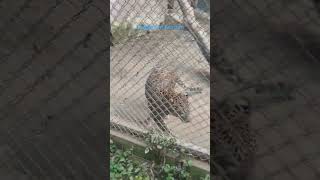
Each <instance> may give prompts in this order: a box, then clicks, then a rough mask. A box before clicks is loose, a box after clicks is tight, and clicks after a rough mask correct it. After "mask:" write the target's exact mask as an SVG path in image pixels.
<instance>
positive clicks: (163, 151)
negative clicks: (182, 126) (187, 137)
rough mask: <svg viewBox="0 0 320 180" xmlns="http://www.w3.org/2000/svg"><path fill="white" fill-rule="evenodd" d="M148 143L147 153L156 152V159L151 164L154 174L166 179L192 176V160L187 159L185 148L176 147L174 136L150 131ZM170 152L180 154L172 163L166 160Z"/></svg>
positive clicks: (185, 179)
mask: <svg viewBox="0 0 320 180" xmlns="http://www.w3.org/2000/svg"><path fill="white" fill-rule="evenodd" d="M146 143H147V147H146V149H145V153H146V154H147V153H149V152H153V153H154V154H155V159H154V162H153V164H152V166H151V167H152V168H151V171H152V175H153V176H155V177H157V178H159V179H165V180H175V179H179V180H188V179H190V178H191V176H190V167H191V161H190V160H186V159H187V157H186V156H185V151H184V149H177V148H176V140H175V139H174V138H172V137H167V136H165V135H164V134H158V133H156V132H154V131H150V132H149V133H148V134H147V137H146ZM170 152H171V153H175V154H178V156H177V157H176V158H175V159H174V162H173V163H172V164H169V163H167V162H166V155H167V153H170Z"/></svg>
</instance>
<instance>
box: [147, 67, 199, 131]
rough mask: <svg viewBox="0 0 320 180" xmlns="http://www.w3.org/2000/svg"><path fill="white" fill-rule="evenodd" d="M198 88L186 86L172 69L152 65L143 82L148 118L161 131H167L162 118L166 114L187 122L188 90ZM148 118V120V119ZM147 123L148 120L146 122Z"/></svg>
mask: <svg viewBox="0 0 320 180" xmlns="http://www.w3.org/2000/svg"><path fill="white" fill-rule="evenodd" d="M196 90H200V88H188V87H187V86H185V84H184V83H183V82H182V81H181V79H180V78H179V76H178V74H177V72H176V71H175V70H174V69H169V68H165V67H154V68H153V69H152V70H151V73H150V75H149V76H148V78H147V81H146V84H145V96H146V99H147V106H148V109H149V110H150V118H149V119H152V120H153V121H155V122H156V124H157V125H158V126H159V128H160V129H161V130H162V131H163V132H169V130H168V128H167V126H166V124H165V123H164V118H165V117H167V116H168V115H173V116H176V117H178V118H179V119H180V120H181V121H182V122H189V121H190V120H189V119H188V116H189V112H190V103H189V99H188V98H189V96H190V92H195V91H196ZM149 119H148V120H149ZM147 123H148V122H147Z"/></svg>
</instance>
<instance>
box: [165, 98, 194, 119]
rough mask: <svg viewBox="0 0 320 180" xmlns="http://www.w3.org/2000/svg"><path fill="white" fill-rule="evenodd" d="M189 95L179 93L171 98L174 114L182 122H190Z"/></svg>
mask: <svg viewBox="0 0 320 180" xmlns="http://www.w3.org/2000/svg"><path fill="white" fill-rule="evenodd" d="M188 98H189V97H188V94H187V93H178V94H175V95H174V96H172V97H171V99H170V102H171V105H172V107H173V112H172V114H173V115H174V116H176V117H179V118H180V120H181V121H182V122H185V123H187V122H190V119H189V112H190V107H189V99H188Z"/></svg>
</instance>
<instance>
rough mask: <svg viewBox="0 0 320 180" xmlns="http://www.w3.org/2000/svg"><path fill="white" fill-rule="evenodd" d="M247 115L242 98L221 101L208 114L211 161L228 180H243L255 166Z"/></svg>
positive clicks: (248, 114) (253, 146)
mask: <svg viewBox="0 0 320 180" xmlns="http://www.w3.org/2000/svg"><path fill="white" fill-rule="evenodd" d="M213 104H214V103H213ZM250 112H251V111H250V103H249V101H248V100H246V99H245V98H237V99H235V100H231V99H228V100H224V101H223V102H222V103H219V104H216V105H214V110H213V111H212V112H211V116H212V119H213V121H212V122H211V124H212V133H213V136H212V137H213V138H212V144H213V147H214V162H215V163H217V164H219V165H220V166H221V167H222V169H224V170H225V173H226V175H227V177H229V179H231V180H238V179H239V180H246V179H247V178H248V177H249V174H250V170H251V168H252V167H253V165H254V155H255V151H256V148H257V144H256V140H255V136H254V134H253V132H252V130H251V127H250V123H249V116H250Z"/></svg>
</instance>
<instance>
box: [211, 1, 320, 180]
mask: <svg viewBox="0 0 320 180" xmlns="http://www.w3.org/2000/svg"><path fill="white" fill-rule="evenodd" d="M319 5H320V4H319V1H312V0H291V1H286V0H279V1H275V0H268V1H266V0H227V1H215V3H214V6H213V7H214V9H213V11H212V12H211V14H213V17H214V22H213V24H214V29H213V33H212V35H213V36H214V40H215V42H214V44H215V48H214V51H215V52H214V53H215V57H214V62H213V63H214V66H213V70H212V72H211V73H213V77H214V79H213V81H214V89H213V90H212V91H214V93H213V96H214V100H213V101H214V103H216V104H217V105H216V107H214V108H215V109H217V113H218V114H220V115H228V116H226V117H225V118H224V120H221V119H223V118H221V117H219V116H218V118H221V119H216V120H215V121H216V122H217V123H216V124H213V126H215V125H217V126H218V125H219V123H220V126H219V127H220V130H221V127H222V129H223V128H224V129H229V130H230V129H233V131H232V133H230V131H229V132H228V133H226V134H228V135H230V136H232V137H227V136H222V135H221V134H222V133H221V134H219V133H217V132H218V131H219V129H217V132H214V133H217V134H218V136H219V135H220V136H219V138H220V139H218V140H216V142H226V140H230V141H228V142H227V143H226V144H227V145H230V146H224V144H219V143H216V146H214V147H213V148H215V150H216V151H217V154H214V155H213V156H214V158H215V159H214V161H215V162H214V164H215V165H216V166H215V167H216V168H215V169H214V170H213V171H214V172H213V174H215V175H216V176H217V177H216V178H217V179H219V178H222V176H224V179H238V178H239V177H240V174H242V175H243V174H247V176H246V177H251V178H252V179H254V180H271V179H272V180H277V179H281V180H287V179H288V180H303V179H308V180H316V179H320V169H319V165H320V164H319V162H320V156H319V152H320V144H319V137H320V136H319V132H320V131H319V130H320V121H319V117H320V112H319V107H320V106H319V102H320V99H319V97H320V89H319V88H320V83H319V82H320V79H319V77H320V76H319V66H320V64H319V60H320V55H319V47H320V24H319V23H320V14H319V12H320V11H319V7H320V6H319ZM214 103H213V104H214ZM224 105H228V106H224ZM226 107H230V108H231V109H228V108H226ZM219 111H220V112H219ZM226 112H227V113H226ZM228 122H229V123H228ZM230 122H231V123H230ZM221 124H222V125H221ZM227 126H232V128H228V127H227ZM227 148H229V149H227ZM219 151H220V152H219ZM222 151H223V152H224V153H226V152H229V153H230V154H229V155H224V156H223V155H221V154H219V153H221V152H222ZM220 155H221V156H220ZM221 157H224V158H221ZM226 157H235V160H236V161H232V160H226V159H227V158H226ZM219 158H221V159H219ZM237 160H238V161H237ZM236 162H239V164H237V163H236ZM248 162H249V164H248ZM248 167H249V168H248ZM232 168H233V169H238V170H239V171H234V170H232ZM235 173H238V174H237V175H235ZM240 179H241V178H240ZM243 179H244V178H243Z"/></svg>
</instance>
